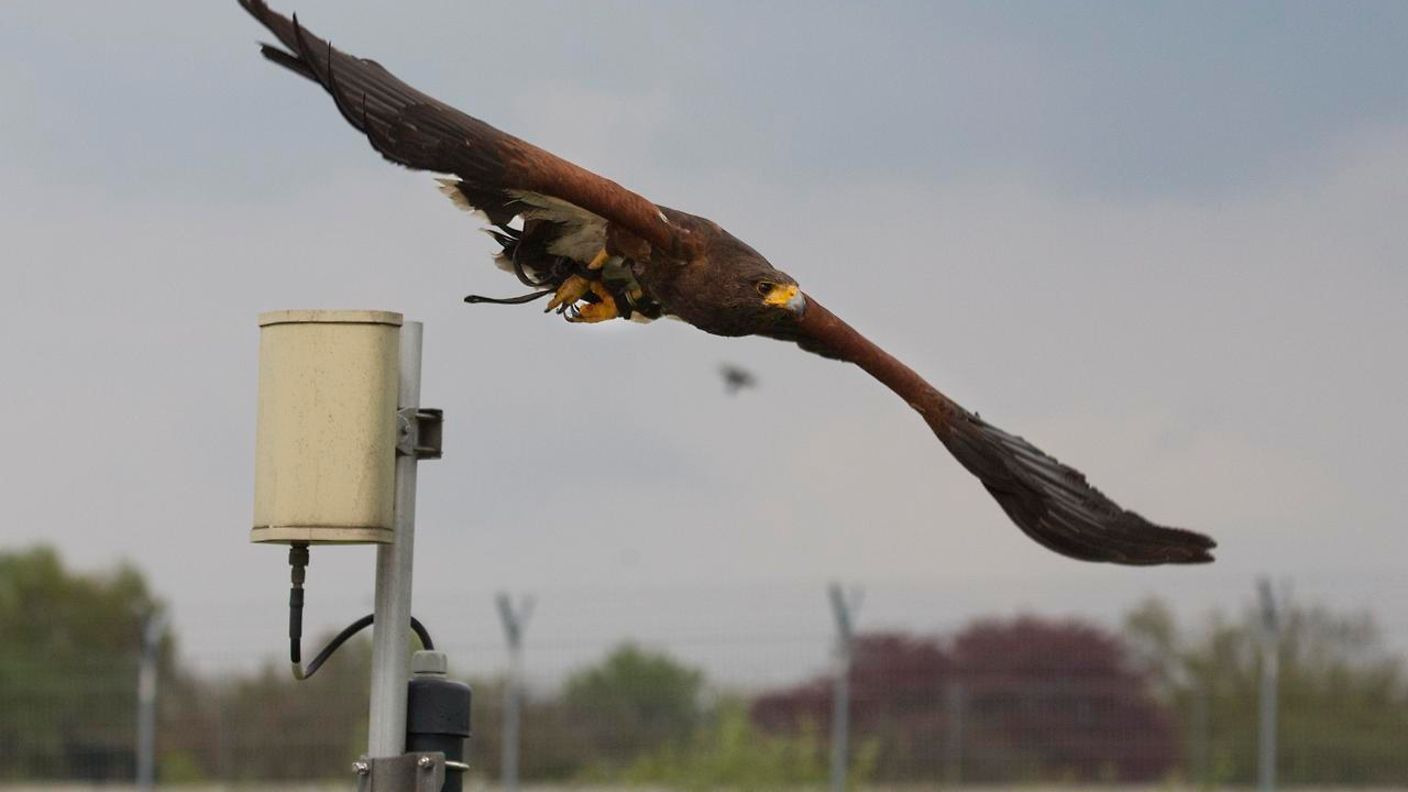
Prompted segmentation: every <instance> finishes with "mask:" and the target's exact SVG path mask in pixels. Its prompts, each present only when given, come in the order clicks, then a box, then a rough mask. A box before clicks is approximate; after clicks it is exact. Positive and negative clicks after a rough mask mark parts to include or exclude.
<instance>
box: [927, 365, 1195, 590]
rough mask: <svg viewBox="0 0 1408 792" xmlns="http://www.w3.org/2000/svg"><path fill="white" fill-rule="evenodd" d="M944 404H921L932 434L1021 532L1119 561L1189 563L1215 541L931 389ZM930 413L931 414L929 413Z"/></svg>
mask: <svg viewBox="0 0 1408 792" xmlns="http://www.w3.org/2000/svg"><path fill="white" fill-rule="evenodd" d="M934 394H935V396H936V397H937V398H939V399H943V400H944V401H945V402H947V406H948V409H947V410H945V411H943V412H942V413H941V412H939V411H938V410H925V411H923V413H924V418H925V420H926V421H927V422H928V423H929V426H930V427H931V428H933V430H934V434H936V435H938V437H939V440H941V441H943V444H944V445H945V446H946V447H947V448H948V450H949V452H950V453H952V454H953V456H954V457H955V458H956V459H957V460H958V462H959V464H961V465H963V467H964V468H966V469H967V470H968V472H969V473H972V474H973V475H975V476H977V477H978V480H979V481H981V482H982V483H983V487H984V488H986V489H987V491H988V492H989V493H991V494H992V496H993V498H995V499H996V500H997V502H998V504H999V505H1001V506H1002V509H1003V511H1005V512H1007V516H1008V517H1011V518H1012V521H1013V522H1014V523H1016V524H1017V527H1019V528H1021V529H1022V531H1023V532H1024V533H1026V534H1027V536H1030V537H1031V538H1032V539H1034V540H1036V541H1037V542H1040V543H1041V544H1042V545H1044V546H1046V547H1048V548H1050V549H1051V550H1055V551H1056V552H1058V553H1061V554H1062V555H1067V556H1071V557H1072V558H1079V559H1082V560H1085V561H1114V562H1116V563H1120V564H1136V565H1147V564H1197V563H1206V562H1209V561H1212V560H1213V557H1212V553H1211V552H1210V551H1211V550H1212V549H1213V548H1214V547H1216V546H1217V543H1216V542H1214V541H1213V540H1212V539H1211V538H1209V537H1207V536H1204V535H1203V534H1200V533H1196V532H1194V531H1189V530H1185V529H1182V528H1167V527H1164V526H1161V525H1155V524H1154V523H1151V522H1149V521H1148V520H1146V519H1144V518H1143V517H1141V516H1140V515H1138V514H1136V513H1135V512H1132V511H1129V510H1127V509H1123V508H1121V507H1120V506H1119V504H1117V503H1115V502H1114V501H1112V500H1110V499H1109V498H1107V497H1105V495H1104V493H1102V492H1100V490H1098V489H1096V488H1095V487H1092V486H1091V485H1090V484H1089V483H1088V482H1087V481H1086V480H1085V476H1084V475H1083V474H1082V473H1081V472H1080V471H1078V470H1076V469H1074V468H1072V467H1070V466H1068V465H1063V464H1061V463H1060V462H1059V461H1057V460H1056V459H1055V458H1054V457H1052V456H1050V455H1048V454H1046V453H1044V452H1043V451H1042V450H1041V449H1039V448H1037V447H1036V446H1034V445H1032V444H1031V443H1028V442H1027V441H1026V440H1024V439H1022V438H1021V437H1018V436H1016V435H1013V434H1009V433H1007V432H1004V431H1003V430H1001V429H999V428H997V427H996V426H993V425H992V424H990V423H988V422H986V421H984V420H983V419H982V418H979V417H978V416H977V415H974V414H973V413H970V412H968V411H967V410H965V409H963V408H962V407H960V406H958V405H957V404H954V403H953V402H952V401H950V400H948V399H946V398H944V397H943V396H942V395H941V394H938V392H937V391H934ZM931 416H932V417H931Z"/></svg>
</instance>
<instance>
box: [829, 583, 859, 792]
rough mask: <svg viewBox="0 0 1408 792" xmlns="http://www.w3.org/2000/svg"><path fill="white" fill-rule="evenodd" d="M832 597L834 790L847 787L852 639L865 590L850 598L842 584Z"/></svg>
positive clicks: (833, 587)
mask: <svg viewBox="0 0 1408 792" xmlns="http://www.w3.org/2000/svg"><path fill="white" fill-rule="evenodd" d="M827 595H828V596H829V597H830V599H831V615H832V616H833V617H834V618H835V620H836V677H835V687H834V690H833V692H832V708H831V789H832V790H833V792H844V790H845V789H846V758H847V742H848V741H849V739H850V734H849V732H850V705H851V642H852V639H853V638H854V635H855V632H854V629H853V626H854V624H855V622H854V618H853V616H854V613H855V611H856V610H858V609H859V608H860V599H861V592H860V591H859V590H858V589H857V590H853V591H852V592H851V594H850V596H849V597H847V596H846V594H845V593H844V592H842V590H841V585H840V584H839V583H832V584H831V586H830V588H829V589H828V590H827Z"/></svg>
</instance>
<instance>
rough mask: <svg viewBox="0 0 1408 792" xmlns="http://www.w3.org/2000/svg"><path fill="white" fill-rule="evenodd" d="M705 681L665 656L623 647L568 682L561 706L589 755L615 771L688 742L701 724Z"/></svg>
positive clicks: (693, 671) (695, 672)
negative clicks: (648, 754) (644, 755)
mask: <svg viewBox="0 0 1408 792" xmlns="http://www.w3.org/2000/svg"><path fill="white" fill-rule="evenodd" d="M703 682H704V677H703V674H701V673H700V672H699V671H698V670H696V669H693V668H689V667H687V666H684V665H682V664H680V663H678V662H676V661H675V660H674V659H672V658H671V657H670V656H669V655H666V654H664V653H659V652H651V651H647V650H645V649H641V648H640V647H638V646H635V645H634V644H629V643H627V644H623V645H622V646H620V647H618V648H616V649H615V650H614V651H612V652H611V654H610V655H608V656H607V657H606V659H605V660H603V661H602V662H601V664H600V665H597V666H594V667H592V668H587V669H584V670H582V671H578V672H577V673H575V674H573V675H572V676H571V677H569V678H568V680H567V682H566V684H565V685H564V687H563V694H562V702H563V705H564V707H565V708H566V715H567V717H568V719H569V722H571V723H572V724H574V726H575V730H576V731H577V733H579V734H580V735H581V736H582V738H583V740H584V741H585V744H586V746H587V748H588V750H589V751H590V755H592V756H593V757H596V758H597V759H598V760H599V764H602V765H606V766H619V765H623V764H625V763H628V762H629V761H631V760H632V759H634V757H636V756H638V755H639V754H641V753H644V752H648V751H653V750H656V749H658V748H660V747H662V746H664V745H667V744H673V745H680V744H682V743H683V742H684V741H685V740H687V739H688V738H689V736H690V735H691V734H692V733H693V732H694V728H695V726H696V725H697V724H698V723H699V718H700V706H699V694H700V690H701V688H702V686H703ZM607 757H610V759H608V758H607Z"/></svg>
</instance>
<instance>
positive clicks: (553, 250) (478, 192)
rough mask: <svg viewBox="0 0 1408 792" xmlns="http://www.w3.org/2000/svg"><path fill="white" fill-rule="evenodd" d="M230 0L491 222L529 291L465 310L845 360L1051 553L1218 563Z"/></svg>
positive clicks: (446, 116)
mask: <svg viewBox="0 0 1408 792" xmlns="http://www.w3.org/2000/svg"><path fill="white" fill-rule="evenodd" d="M239 2H240V5H242V6H243V7H244V8H245V10H247V11H248V12H249V13H250V14H252V15H253V16H254V17H255V19H257V20H259V22H260V23H262V24H263V25H264V26H265V27H266V28H268V29H269V31H270V32H271V33H272V34H273V35H274V37H275V38H277V39H278V41H279V45H273V44H264V45H262V47H261V49H262V52H263V55H264V57H266V58H268V59H269V60H271V61H273V62H274V63H276V64H278V65H280V66H283V67H285V68H287V69H289V70H290V71H292V72H294V73H296V74H298V75H300V76H302V77H306V78H307V79H309V80H312V81H313V82H315V83H317V84H319V85H321V86H322V87H323V89H324V90H326V91H327V93H328V94H329V95H331V96H332V100H333V104H334V105H335V106H336V107H337V109H338V111H339V112H341V114H342V117H343V118H344V119H346V121H347V123H349V124H351V125H352V126H353V127H354V128H356V129H357V130H358V131H360V132H361V133H362V134H364V135H366V137H367V140H368V142H370V143H371V146H372V148H373V149H375V150H376V151H377V152H378V153H379V154H381V156H382V157H384V158H386V159H387V160H390V161H391V162H394V163H396V164H397V165H402V166H404V167H407V168H411V169H414V170H423V171H430V172H433V173H438V174H443V175H444V176H446V178H441V179H440V180H439V183H440V190H441V191H442V192H444V193H445V195H447V196H449V198H450V200H452V201H454V202H455V203H456V204H457V205H459V206H460V207H462V208H464V209H468V210H473V211H476V212H478V213H480V214H482V215H483V216H485V217H486V218H487V219H488V222H489V223H490V224H491V225H492V226H493V227H492V228H491V229H490V233H491V234H492V235H493V237H494V238H495V239H496V240H497V242H498V244H499V246H500V247H501V248H502V249H501V250H500V251H499V253H498V254H497V255H496V257H495V262H496V263H497V265H498V267H499V268H500V269H503V270H505V271H507V272H511V273H513V274H514V275H515V276H517V278H518V280H520V281H522V283H523V284H524V285H525V286H527V287H529V288H531V289H533V291H532V292H531V293H529V294H525V295H524V296H522V297H516V298H510V299H502V300H496V299H492V298H487V297H479V296H473V295H471V296H470V297H467V298H465V299H466V301H468V302H497V303H522V302H529V301H532V300H536V299H540V298H543V297H546V298H548V303H547V310H549V311H553V310H555V311H557V313H558V314H560V315H562V316H563V317H565V318H566V320H567V321H569V322H604V321H610V320H616V319H632V320H640V321H649V320H652V319H656V318H658V317H661V316H668V317H674V318H677V319H681V320H683V321H685V322H688V323H689V324H692V325H694V326H695V327H697V328H699V329H700V330H703V331H705V332H707V333H713V334H715V335H721V336H746V335H756V336H766V337H768V338H775V339H779V340H782V341H787V342H792V343H795V344H796V345H797V346H799V347H801V348H802V349H804V350H806V351H808V352H813V353H816V354H819V355H823V356H825V357H828V358H833V359H835V360H840V361H845V362H848V363H853V364H855V365H857V366H859V367H860V368H861V369H863V370H864V371H865V372H866V373H868V374H870V375H871V376H872V377H874V378H875V379H877V380H879V381H880V382H881V383H883V384H884V385H885V386H887V387H888V388H889V389H890V390H892V391H894V392H895V394H897V395H898V396H899V397H900V398H902V399H904V400H905V402H906V403H908V404H909V406H910V407H912V408H913V409H914V410H915V411H916V412H918V413H919V415H920V417H922V418H923V419H924V422H925V423H927V424H928V425H929V428H930V429H931V430H933V432H934V434H935V435H937V436H938V438H939V440H940V441H941V442H942V443H943V444H944V446H946V447H947V448H948V450H949V451H950V452H951V453H952V454H953V456H954V457H955V458H956V459H957V460H958V462H959V464H961V465H962V466H963V467H964V468H966V469H967V470H968V472H970V473H972V474H973V475H974V476H976V477H977V478H978V480H979V481H980V482H982V485H983V486H984V487H985V488H986V489H987V491H988V492H989V493H991V494H992V496H993V497H994V498H995V499H996V500H997V502H998V504H999V505H1001V506H1002V509H1003V510H1004V511H1005V512H1006V513H1007V516H1008V517H1010V518H1011V520H1012V521H1013V522H1014V523H1016V524H1017V527H1019V528H1021V529H1022V530H1023V531H1024V532H1026V534H1027V535H1028V536H1030V537H1031V538H1032V539H1034V540H1036V541H1037V542H1039V543H1041V544H1042V545H1044V546H1046V547H1047V548H1049V549H1051V550H1054V551H1055V552H1057V553H1060V554H1062V555H1066V556H1070V557H1072V558H1076V559H1080V560H1084V561H1105V562H1113V563H1118V564H1138V565H1148V564H1168V563H1175V564H1186V563H1200V562H1207V561H1211V560H1212V555H1211V553H1210V551H1211V550H1212V548H1213V547H1215V546H1216V543H1215V542H1213V540H1212V539H1210V538H1209V537H1207V536H1204V535H1202V534H1199V533H1195V532H1193V531H1188V530H1184V529H1180V528H1168V527H1163V526H1160V525H1155V524H1154V523H1152V522H1150V521H1148V520H1146V519H1144V518H1143V517H1141V516H1139V515H1138V514H1136V513H1134V512H1132V511H1128V510H1126V509H1124V508H1121V507H1120V506H1119V505H1117V504H1116V503H1115V502H1114V501H1112V500H1110V499H1109V498H1107V497H1106V496H1105V495H1103V494H1102V493H1101V492H1100V491H1099V490H1097V489H1095V488H1094V487H1092V486H1091V485H1090V484H1088V483H1087V482H1086V480H1085V476H1084V475H1082V474H1081V473H1080V472H1079V471H1077V470H1075V469H1073V468H1071V467H1068V466H1067V465H1064V464H1062V463H1060V462H1058V461H1057V460H1056V459H1055V458H1053V457H1051V456H1049V455H1048V454H1046V453H1044V452H1042V451H1041V450H1039V449H1038V448H1036V447H1035V446H1033V445H1032V444H1031V443H1028V442H1027V441H1026V440H1024V439H1022V438H1021V437H1018V436H1017V435H1013V434H1009V433H1007V432H1004V431H1003V430H1001V429H999V428H997V427H995V426H993V425H992V424H990V423H988V422H987V421H984V420H983V419H981V418H979V417H978V415H977V414H976V413H973V412H969V411H968V410H965V409H964V408H963V407H961V406H959V405H958V404H957V403H956V402H954V401H953V400H952V399H950V398H949V397H947V396H945V395H944V394H943V393H941V392H939V390H938V389H937V388H935V387H934V386H932V385H930V384H929V383H928V382H926V381H925V380H924V378H923V377H920V376H919V375H918V374H916V373H915V372H914V371H913V370H911V369H910V368H909V367H907V366H905V365H904V364H903V363H901V362H900V361H899V360H896V359H895V358H894V357H893V356H891V355H890V354H889V353H888V352H886V351H885V350H883V349H881V348H880V347H879V346H876V345H875V344H874V343H872V342H871V341H869V340H868V339H866V338H865V337H864V336H862V335H861V334H860V333H858V332H856V331H855V330H854V329H852V328H851V326H850V325H848V324H846V323H845V322H844V321H842V320H841V319H840V318H838V317H837V316H836V315H835V314H833V313H831V311H829V310H827V309H826V307H825V306H823V305H822V304H821V303H819V302H817V301H816V300H815V299H814V298H813V297H812V296H811V295H809V294H807V293H805V292H803V291H802V290H801V288H800V287H799V286H798V285H797V281H796V280H794V279H793V278H792V277H791V276H790V275H788V274H786V273H784V272H782V271H781V270H778V269H777V268H776V267H774V266H773V265H772V264H770V263H769V262H768V260H767V259H766V258H764V257H763V256H762V255H761V254H760V253H758V252H757V251H756V250H754V249H753V248H751V247H749V246H748V245H747V244H746V243H744V242H743V241H742V240H740V239H738V238H736V237H734V236H733V235H732V234H730V233H729V232H728V231H725V230H724V229H723V228H722V227H721V226H719V225H718V224H717V223H715V222H713V221H712V220H709V219H706V218H703V217H699V216H696V215H692V214H689V213H687V212H682V211H679V210H677V209H671V208H669V207H665V206H659V205H657V204H655V203H653V202H651V201H649V200H647V199H646V198H644V197H642V196H640V195H638V194H636V193H634V192H631V191H630V190H627V189H626V188H624V187H622V186H621V185H619V184H617V183H615V182H613V181H610V180H608V179H605V178H603V177H601V176H598V175H597V174H595V173H592V172H591V171H588V170H586V169H584V168H581V167H579V166H577V165H574V164H572V163H571V162H568V161H566V160H564V159H561V158H559V157H556V156H554V155H552V154H550V153H548V152H547V151H544V150H542V149H540V148H538V147H536V146H534V145H532V144H530V143H527V142H525V141H523V140H520V139H519V138H516V137H514V136H512V135H509V134H507V133H505V132H501V131H499V130H498V129H495V128H494V127H492V126H490V125H489V124H487V123H485V122H483V121H481V120H479V119H477V118H474V117H473V116H470V115H468V114H466V113H463V112H461V111H459V110H456V109H455V108H453V107H451V106H450V105H448V104H445V103H444V102H441V101H439V100H437V99H435V98H433V97H430V96H427V95H426V94H423V93H421V92H420V91H417V90H416V89H415V88H412V87H411V86H410V85H407V84H406V83H404V82H402V81H401V80H400V79H398V78H396V77H395V76H394V75H392V74H391V72H389V71H387V70H386V69H384V68H382V66H381V65H380V64H378V63H376V62H375V61H371V60H367V59H364V58H358V57H354V56H351V55H348V54H346V53H344V52H341V51H339V50H337V49H334V48H333V46H332V45H331V44H330V43H328V42H327V41H325V40H323V39H320V38H318V37H317V36H315V35H313V34H312V33H310V32H309V31H308V30H307V29H305V28H304V27H302V26H301V25H300V24H299V23H298V18H297V16H294V17H293V18H291V19H290V18H288V17H285V16H283V15H282V14H279V13H277V12H275V11H273V10H271V9H270V8H269V7H268V6H267V5H266V4H265V3H264V2H263V0H239ZM280 45H281V46H280Z"/></svg>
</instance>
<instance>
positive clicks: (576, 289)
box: [543, 275, 591, 313]
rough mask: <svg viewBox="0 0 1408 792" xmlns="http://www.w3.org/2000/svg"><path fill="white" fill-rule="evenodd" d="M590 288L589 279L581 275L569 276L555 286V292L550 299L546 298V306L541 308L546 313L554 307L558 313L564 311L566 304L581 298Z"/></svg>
mask: <svg viewBox="0 0 1408 792" xmlns="http://www.w3.org/2000/svg"><path fill="white" fill-rule="evenodd" d="M590 289H591V281H589V280H587V279H586V278H583V277H582V276H581V275H573V276H571V277H569V278H568V279H567V280H565V281H563V282H562V285H561V286H558V287H557V293H556V294H554V295H553V296H552V299H551V300H548V307H546V308H544V309H543V313H548V312H549V311H551V310H552V309H554V308H556V309H557V312H558V313H562V312H563V311H566V310H567V306H569V305H571V304H572V303H575V302H577V301H578V300H580V299H582V297H583V296H585V295H586V293H587V292H588V291H589V290H590Z"/></svg>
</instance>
